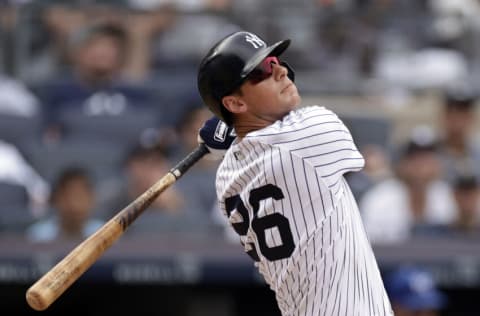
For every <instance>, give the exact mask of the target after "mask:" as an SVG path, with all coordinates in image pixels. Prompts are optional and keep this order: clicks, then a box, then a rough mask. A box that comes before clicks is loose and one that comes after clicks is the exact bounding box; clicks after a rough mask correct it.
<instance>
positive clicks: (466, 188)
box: [451, 174, 480, 237]
mask: <svg viewBox="0 0 480 316" xmlns="http://www.w3.org/2000/svg"><path fill="white" fill-rule="evenodd" d="M453 190H454V196H455V201H456V202H457V207H458V216H457V218H456V220H455V222H454V223H453V225H452V227H451V228H452V230H453V232H455V233H458V234H460V235H474V236H477V237H478V236H479V233H480V183H479V180H478V178H476V177H475V176H473V175H471V174H464V175H459V176H457V178H456V179H455V181H454V182H453Z"/></svg>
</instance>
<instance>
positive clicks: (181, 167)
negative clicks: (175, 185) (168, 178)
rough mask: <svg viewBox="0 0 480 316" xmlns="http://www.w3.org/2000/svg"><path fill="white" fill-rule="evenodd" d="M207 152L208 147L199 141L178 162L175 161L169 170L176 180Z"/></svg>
mask: <svg viewBox="0 0 480 316" xmlns="http://www.w3.org/2000/svg"><path fill="white" fill-rule="evenodd" d="M207 153H208V148H207V146H205V144H203V143H201V144H199V145H198V147H197V148H196V149H195V150H193V151H192V152H191V153H190V154H188V155H187V156H186V157H185V158H183V159H182V160H181V161H180V162H179V163H177V164H176V165H175V166H174V167H173V168H172V169H171V170H170V172H171V173H172V174H173V175H174V176H175V178H176V179H177V180H178V179H179V178H180V177H181V176H183V175H184V174H185V172H187V170H188V169H190V167H191V166H193V165H194V164H195V163H196V162H197V161H198V160H200V159H201V158H202V157H203V156H205V154H207Z"/></svg>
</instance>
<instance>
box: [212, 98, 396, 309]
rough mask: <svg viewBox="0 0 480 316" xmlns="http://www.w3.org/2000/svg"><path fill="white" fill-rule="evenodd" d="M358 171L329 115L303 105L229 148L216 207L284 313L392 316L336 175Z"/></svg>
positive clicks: (354, 153) (353, 208)
mask: <svg viewBox="0 0 480 316" xmlns="http://www.w3.org/2000/svg"><path fill="white" fill-rule="evenodd" d="M363 165H364V160H363V157H362V155H361V154H360V153H359V151H358V150H357V148H356V146H355V144H354V141H353V140H352V137H351V134H350V132H349V131H348V129H347V127H346V126H345V125H344V124H343V123H342V121H341V120H340V119H339V118H338V116H337V115H336V114H334V113H333V112H332V111H330V110H328V109H326V108H324V107H320V106H311V107H303V108H300V109H298V110H295V111H291V112H290V113H289V114H288V115H286V116H285V117H284V118H283V119H282V120H280V121H277V122H275V123H273V124H272V125H270V126H268V127H266V128H263V129H260V130H257V131H254V132H251V133H249V134H247V135H246V136H245V137H244V138H243V139H242V140H238V139H237V140H236V141H235V142H234V143H233V144H232V146H231V147H230V149H229V150H228V151H227V153H226V154H225V157H224V159H223V161H222V163H221V164H220V166H219V168H218V170H217V179H216V190H217V196H218V198H219V203H220V208H221V210H222V212H223V213H224V214H225V215H226V216H227V218H228V220H229V223H230V224H231V226H232V229H233V230H235V232H236V233H237V234H238V235H239V238H240V242H241V244H242V245H243V247H244V249H245V252H246V253H247V254H248V255H250V257H251V258H252V259H253V260H254V262H255V265H256V267H257V268H258V271H259V272H260V274H261V275H262V276H263V277H264V279H265V281H266V283H267V284H268V285H269V286H270V288H271V289H272V290H273V291H274V292H275V296H276V300H277V303H278V306H279V308H280V310H281V312H282V314H283V315H284V316H287V315H298V316H307V315H309V316H310V315H311V316H313V315H315V316H317V315H362V316H364V315H369V316H373V315H393V313H392V311H391V307H390V303H389V301H388V298H387V295H386V292H385V289H384V285H383V281H382V279H381V275H380V272H379V268H378V266H377V263H376V260H375V257H374V254H373V251H372V249H371V246H370V244H369V242H368V240H367V237H366V234H365V231H364V228H363V224H362V222H361V218H360V214H359V212H358V208H357V204H356V202H355V200H354V198H353V195H352V193H351V191H350V189H349V186H348V185H347V182H346V180H345V179H344V176H343V175H344V174H345V173H346V172H350V171H358V170H360V169H361V168H362V167H363Z"/></svg>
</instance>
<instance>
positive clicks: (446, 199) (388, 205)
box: [360, 129, 457, 243]
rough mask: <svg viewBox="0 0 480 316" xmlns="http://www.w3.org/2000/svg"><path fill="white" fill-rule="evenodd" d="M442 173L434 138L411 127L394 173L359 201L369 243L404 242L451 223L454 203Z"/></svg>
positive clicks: (424, 131)
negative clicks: (409, 136)
mask: <svg viewBox="0 0 480 316" xmlns="http://www.w3.org/2000/svg"><path fill="white" fill-rule="evenodd" d="M441 175H442V168H441V163H440V160H439V157H438V153H437V142H436V140H435V139H434V138H433V136H432V135H431V134H430V133H429V132H427V131H426V130H423V129H416V130H414V133H413V135H412V138H411V139H410V140H409V141H408V143H407V144H406V146H405V147H404V150H403V152H402V153H401V156H400V158H399V161H398V163H397V168H396V174H395V176H394V177H391V178H390V179H387V180H384V181H382V182H380V183H379V184H377V185H375V186H374V187H373V188H371V189H370V190H369V191H367V192H366V193H365V195H364V196H363V198H362V199H361V200H360V210H361V213H362V216H363V219H364V223H365V228H366V230H367V233H368V235H369V237H370V239H371V241H372V243H399V242H404V241H406V240H408V239H409V238H410V237H411V236H412V235H413V234H415V233H420V232H422V233H425V232H429V233H430V232H434V231H435V229H434V228H438V227H441V226H445V225H449V224H451V223H452V222H453V221H454V219H455V217H456V212H457V211H456V203H455V200H454V197H453V192H452V188H451V187H450V185H449V184H448V183H447V182H445V181H444V180H442V179H441Z"/></svg>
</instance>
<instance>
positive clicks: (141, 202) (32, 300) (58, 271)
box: [26, 144, 208, 311]
mask: <svg viewBox="0 0 480 316" xmlns="http://www.w3.org/2000/svg"><path fill="white" fill-rule="evenodd" d="M207 152H208V149H207V148H206V147H205V145H203V144H201V145H199V146H198V147H197V148H196V149H195V150H194V151H192V152H191V153H190V154H189V155H188V156H186V157H185V158H184V159H183V160H182V161H180V162H179V163H178V164H177V165H176V166H175V167H174V168H173V169H172V170H171V171H170V172H169V173H167V174H166V175H165V176H164V177H162V178H161V179H160V180H159V181H157V182H156V183H155V184H154V185H152V186H151V187H150V188H149V189H148V190H147V191H145V192H144V193H143V194H142V195H140V196H139V197H137V198H136V199H135V200H134V201H133V202H132V203H130V204H129V205H128V206H126V207H125V208H124V209H123V210H121V211H120V212H119V213H118V214H117V215H116V216H114V217H113V218H112V219H110V220H109V221H108V222H107V223H105V224H104V225H103V226H102V227H101V228H99V229H98V230H97V231H96V232H95V233H94V234H92V235H91V236H89V237H88V238H87V239H85V240H84V241H83V242H82V243H80V244H79V245H78V246H77V247H76V248H75V249H73V250H72V251H71V252H70V253H69V254H68V255H67V256H66V257H65V258H63V259H62V260H61V261H60V262H59V263H57V264H56V265H55V266H54V267H53V268H52V269H50V270H49V271H48V272H47V273H46V274H45V275H43V276H42V277H41V278H40V279H39V280H38V281H37V282H35V283H34V284H33V285H32V286H31V287H30V288H29V289H28V290H27V292H26V299H27V303H28V305H30V307H32V308H33V309H35V310H38V311H42V310H45V309H46V308H48V307H49V306H50V305H51V304H52V303H53V302H54V301H55V300H56V299H57V298H58V297H59V296H60V295H62V293H63V292H64V291H65V290H66V289H67V288H69V287H70V285H72V283H73V282H75V281H76V280H77V279H78V278H79V277H80V276H81V275H82V274H83V273H84V272H85V271H86V270H87V269H88V268H89V267H90V266H91V265H92V264H93V263H94V262H95V261H97V260H98V258H99V257H100V256H101V255H102V254H103V253H104V252H105V251H106V250H107V249H108V248H109V247H110V246H111V245H112V244H113V243H114V242H115V241H116V240H117V239H118V238H119V237H120V236H121V235H122V234H123V233H124V231H125V230H126V229H127V228H128V227H129V226H130V225H131V224H132V223H133V221H135V219H136V218H137V217H138V216H139V215H140V214H141V213H142V212H143V211H144V210H145V209H146V208H147V207H148V206H149V205H150V204H151V203H152V202H153V201H154V200H155V199H156V198H157V197H158V195H159V194H160V193H161V192H163V191H164V190H165V189H167V188H168V187H169V186H170V185H172V184H173V183H174V182H175V181H176V180H177V179H178V178H180V177H181V176H182V175H183V174H184V173H185V172H186V171H187V170H188V169H189V168H190V167H191V166H192V165H194V164H195V163H196V162H197V161H198V160H199V159H200V158H202V157H203V156H204V155H205V154H206V153H207Z"/></svg>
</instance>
